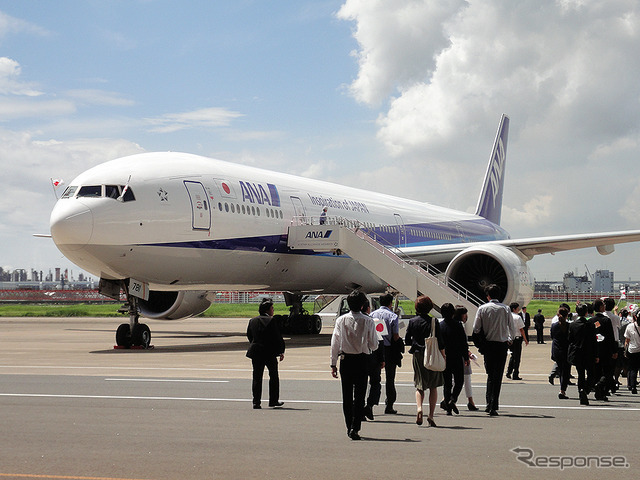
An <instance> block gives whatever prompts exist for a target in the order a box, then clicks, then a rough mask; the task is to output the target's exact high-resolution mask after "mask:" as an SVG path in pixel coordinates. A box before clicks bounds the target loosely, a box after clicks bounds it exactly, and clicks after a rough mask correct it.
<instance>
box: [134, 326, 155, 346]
mask: <svg viewBox="0 0 640 480" xmlns="http://www.w3.org/2000/svg"><path fill="white" fill-rule="evenodd" d="M131 343H132V344H133V345H139V346H141V347H142V348H144V349H147V348H149V345H151V330H150V329H149V327H148V326H147V325H146V324H145V323H139V324H138V325H136V326H135V327H133V334H132V335H131Z"/></svg>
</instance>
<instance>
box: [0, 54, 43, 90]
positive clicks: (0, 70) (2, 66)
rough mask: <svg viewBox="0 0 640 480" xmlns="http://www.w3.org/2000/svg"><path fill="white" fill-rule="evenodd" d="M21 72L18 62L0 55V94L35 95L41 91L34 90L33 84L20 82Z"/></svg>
mask: <svg viewBox="0 0 640 480" xmlns="http://www.w3.org/2000/svg"><path fill="white" fill-rule="evenodd" d="M21 73H22V70H21V67H20V64H19V63H18V62H16V61H15V60H13V59H11V58H8V57H0V94H1V95H7V94H10V95H26V96H28V97H37V96H38V95H42V92H40V91H38V90H36V89H35V88H34V86H33V84H30V83H25V82H21V81H20V79H19V77H20V74H21Z"/></svg>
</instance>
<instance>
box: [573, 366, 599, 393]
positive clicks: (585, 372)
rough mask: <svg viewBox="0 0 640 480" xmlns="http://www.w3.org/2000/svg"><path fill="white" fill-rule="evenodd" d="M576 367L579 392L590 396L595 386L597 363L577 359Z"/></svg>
mask: <svg viewBox="0 0 640 480" xmlns="http://www.w3.org/2000/svg"><path fill="white" fill-rule="evenodd" d="M574 365H575V366H576V372H577V373H578V391H579V392H584V393H585V394H587V395H588V394H589V392H591V389H592V388H593V384H594V368H595V362H594V361H593V360H584V359H576V361H575V364H574ZM569 368H571V367H569Z"/></svg>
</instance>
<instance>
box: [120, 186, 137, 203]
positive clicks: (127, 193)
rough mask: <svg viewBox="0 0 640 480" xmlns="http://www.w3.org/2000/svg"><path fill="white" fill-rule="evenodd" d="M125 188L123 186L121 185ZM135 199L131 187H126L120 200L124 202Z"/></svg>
mask: <svg viewBox="0 0 640 480" xmlns="http://www.w3.org/2000/svg"><path fill="white" fill-rule="evenodd" d="M122 188H125V187H122ZM135 199H136V196H135V195H134V194H133V190H131V187H127V190H126V191H125V192H124V195H123V196H122V201H124V202H133V201H134V200H135Z"/></svg>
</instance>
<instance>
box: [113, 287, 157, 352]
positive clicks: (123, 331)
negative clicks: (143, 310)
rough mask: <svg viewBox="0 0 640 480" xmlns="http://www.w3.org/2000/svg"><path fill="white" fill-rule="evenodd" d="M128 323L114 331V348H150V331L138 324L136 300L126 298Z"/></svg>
mask: <svg viewBox="0 0 640 480" xmlns="http://www.w3.org/2000/svg"><path fill="white" fill-rule="evenodd" d="M125 307H128V313H129V323H123V324H121V325H120V326H119V327H118V329H117V330H116V346H117V347H119V348H144V349H147V348H150V347H151V330H149V327H148V326H147V325H146V324H144V323H139V322H138V319H139V318H140V314H139V310H138V299H137V298H136V297H134V296H132V295H129V296H128V303H127V304H126V305H125Z"/></svg>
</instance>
